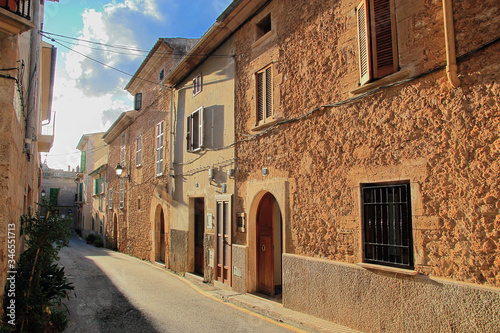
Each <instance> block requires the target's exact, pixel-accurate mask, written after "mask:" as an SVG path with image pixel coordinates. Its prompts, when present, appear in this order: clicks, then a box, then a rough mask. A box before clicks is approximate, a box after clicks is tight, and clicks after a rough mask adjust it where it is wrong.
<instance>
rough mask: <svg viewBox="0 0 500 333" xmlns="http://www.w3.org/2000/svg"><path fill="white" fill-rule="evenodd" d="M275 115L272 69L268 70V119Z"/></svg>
mask: <svg viewBox="0 0 500 333" xmlns="http://www.w3.org/2000/svg"><path fill="white" fill-rule="evenodd" d="M272 115H273V73H272V68H271V67H268V68H266V118H269V117H271V116H272Z"/></svg>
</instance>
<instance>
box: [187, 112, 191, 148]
mask: <svg viewBox="0 0 500 333" xmlns="http://www.w3.org/2000/svg"><path fill="white" fill-rule="evenodd" d="M186 129H187V134H186V150H187V151H191V116H188V117H187V119H186Z"/></svg>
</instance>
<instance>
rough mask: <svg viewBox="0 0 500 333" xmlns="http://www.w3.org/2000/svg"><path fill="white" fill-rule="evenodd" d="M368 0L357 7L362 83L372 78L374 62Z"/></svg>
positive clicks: (364, 0)
mask: <svg viewBox="0 0 500 333" xmlns="http://www.w3.org/2000/svg"><path fill="white" fill-rule="evenodd" d="M367 2H368V0H363V1H361V3H360V4H359V5H358V7H357V8H356V15H357V19H358V43H359V74H360V78H359V80H360V83H361V84H363V83H366V82H368V81H369V80H370V79H371V72H372V64H371V55H370V40H369V35H370V31H369V29H370V28H369V27H370V26H369V15H368V3H367Z"/></svg>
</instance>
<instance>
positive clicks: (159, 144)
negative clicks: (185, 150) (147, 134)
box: [155, 120, 165, 177]
mask: <svg viewBox="0 0 500 333" xmlns="http://www.w3.org/2000/svg"><path fill="white" fill-rule="evenodd" d="M155 131H156V156H155V167H156V170H155V174H156V177H158V176H161V175H163V161H164V159H165V158H164V154H165V152H164V148H165V142H164V141H165V121H164V120H162V121H160V122H159V123H158V124H156V128H155Z"/></svg>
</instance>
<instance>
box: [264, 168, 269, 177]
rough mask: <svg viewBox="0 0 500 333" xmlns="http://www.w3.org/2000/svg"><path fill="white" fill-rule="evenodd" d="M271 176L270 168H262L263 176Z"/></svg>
mask: <svg viewBox="0 0 500 333" xmlns="http://www.w3.org/2000/svg"><path fill="white" fill-rule="evenodd" d="M267 175H269V169H268V168H262V176H267Z"/></svg>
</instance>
